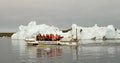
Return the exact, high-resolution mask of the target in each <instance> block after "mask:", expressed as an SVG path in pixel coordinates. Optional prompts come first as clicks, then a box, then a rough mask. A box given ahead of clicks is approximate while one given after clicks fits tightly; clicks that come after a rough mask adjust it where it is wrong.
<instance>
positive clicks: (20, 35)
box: [11, 21, 120, 40]
mask: <svg viewBox="0 0 120 63" xmlns="http://www.w3.org/2000/svg"><path fill="white" fill-rule="evenodd" d="M70 28H71V30H69V31H68V32H65V33H63V32H62V30H60V29H59V28H58V27H55V26H49V25H46V24H40V25H37V24H36V22H35V21H32V22H30V23H29V24H28V25H27V26H23V25H20V26H19V31H18V32H16V33H15V34H13V35H12V37H11V38H12V39H25V38H27V37H35V36H36V35H37V34H38V33H41V34H51V33H52V34H59V35H61V36H63V37H64V38H69V40H73V39H76V38H77V39H79V40H80V39H104V38H106V39H120V30H117V29H116V28H114V27H113V25H108V26H107V27H99V26H97V24H95V26H93V27H81V26H77V25H76V24H73V25H72V26H71V27H70Z"/></svg>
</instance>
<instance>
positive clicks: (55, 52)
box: [37, 46, 62, 58]
mask: <svg viewBox="0 0 120 63" xmlns="http://www.w3.org/2000/svg"><path fill="white" fill-rule="evenodd" d="M61 54H62V49H61V48H60V47H59V46H54V47H53V46H52V47H38V48H37V57H38V58H39V57H42V56H47V57H55V56H61Z"/></svg>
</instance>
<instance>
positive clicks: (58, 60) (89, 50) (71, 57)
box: [0, 38, 120, 63]
mask: <svg viewBox="0 0 120 63" xmlns="http://www.w3.org/2000/svg"><path fill="white" fill-rule="evenodd" d="M81 42H84V40H83V41H81ZM96 42H101V40H97V41H96ZM106 42H112V43H114V42H120V40H107V41H104V43H106ZM0 63H120V45H119V44H114V45H78V46H59V45H51V46H50V45H49V46H27V45H26V42H25V41H24V40H11V39H10V38H0Z"/></svg>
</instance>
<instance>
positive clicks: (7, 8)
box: [0, 0, 120, 32]
mask: <svg viewBox="0 0 120 63" xmlns="http://www.w3.org/2000/svg"><path fill="white" fill-rule="evenodd" d="M30 21H36V22H37V24H43V23H44V24H48V25H55V26H57V27H60V28H63V27H65V28H69V27H71V25H72V24H77V25H79V26H93V25H94V24H98V25H99V26H107V25H111V24H113V25H114V27H116V28H119V29H120V0H0V32H3V31H17V30H18V26H19V25H21V24H23V25H27V24H28V23H29V22H30Z"/></svg>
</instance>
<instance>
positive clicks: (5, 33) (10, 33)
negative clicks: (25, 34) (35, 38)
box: [0, 32, 15, 37]
mask: <svg viewBox="0 0 120 63" xmlns="http://www.w3.org/2000/svg"><path fill="white" fill-rule="evenodd" d="M14 33H15V32H0V37H11V36H12V35H13V34H14Z"/></svg>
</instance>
